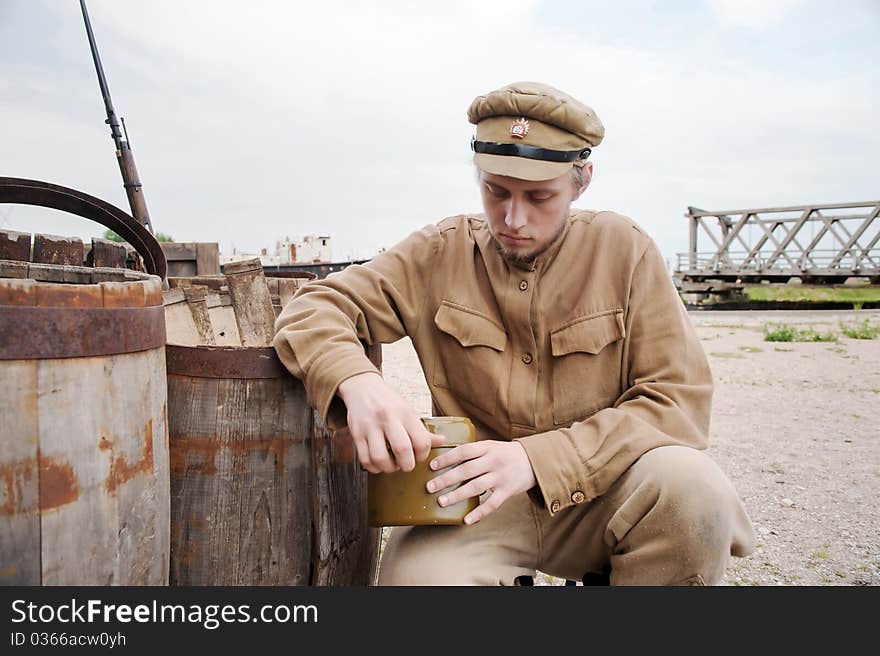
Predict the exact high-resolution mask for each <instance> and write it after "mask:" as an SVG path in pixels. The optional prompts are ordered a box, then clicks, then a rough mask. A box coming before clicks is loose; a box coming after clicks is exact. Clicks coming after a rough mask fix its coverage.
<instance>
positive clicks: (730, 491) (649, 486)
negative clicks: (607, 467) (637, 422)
mask: <svg viewBox="0 0 880 656" xmlns="http://www.w3.org/2000/svg"><path fill="white" fill-rule="evenodd" d="M633 469H634V474H636V475H637V476H639V477H640V484H639V485H640V487H642V488H643V494H644V493H647V496H648V497H649V498H651V499H653V501H654V504H653V507H652V508H651V510H650V511H649V512H650V513H652V514H657V515H658V516H659V517H658V519H660V518H662V523H663V524H664V526H665V527H666V530H668V531H669V533H670V534H673V535H678V536H679V537H680V538H681V539H682V540H683V541H684V542H685V543H693V544H694V545H697V546H699V547H700V548H701V549H705V548H707V547H708V548H710V549H711V548H713V547H715V548H717V549H718V550H721V551H727V550H731V551H733V552H734V553H735V552H748V551H751V547H750V546H749V545H750V544H751V543H752V542H753V541H754V537H753V534H752V531H751V524H750V522H749V520H748V518H747V516H746V514H745V510H744V508H743V505H742V502H741V501H740V499H739V496H738V495H737V493H736V490H735V489H734V487H733V484H732V483H731V482H730V480H729V479H728V478H727V476H726V475H725V474H724V472H722V471H721V469H720V468H719V467H718V465H717V464H716V463H715V462H714V461H713V460H712V459H711V458H710V457H709V456H708V455H707V454H706V453H705V452H703V451H697V450H696V449H691V448H689V447H683V446H665V447H659V448H656V449H653V450H651V451H649V452H647V453H646V454H644V455H643V456H642V457H641V458H640V459H639V460H638V461H637V462H636V464H635V465H633ZM735 555H738V554H736V553H735Z"/></svg>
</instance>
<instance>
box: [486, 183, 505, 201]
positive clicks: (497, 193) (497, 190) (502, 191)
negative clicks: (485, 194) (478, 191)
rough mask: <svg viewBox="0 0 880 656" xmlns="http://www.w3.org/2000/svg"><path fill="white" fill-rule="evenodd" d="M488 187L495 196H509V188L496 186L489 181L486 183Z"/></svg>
mask: <svg viewBox="0 0 880 656" xmlns="http://www.w3.org/2000/svg"><path fill="white" fill-rule="evenodd" d="M486 189H487V190H488V191H489V193H490V194H492V195H493V196H495V198H506V197H507V190H506V189H502V188H501V187H496V186H495V185H493V184H489V183H488V182H487V183H486Z"/></svg>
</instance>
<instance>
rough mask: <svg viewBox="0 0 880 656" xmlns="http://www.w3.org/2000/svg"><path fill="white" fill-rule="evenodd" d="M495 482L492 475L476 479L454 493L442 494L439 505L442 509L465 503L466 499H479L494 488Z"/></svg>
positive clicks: (438, 500)
mask: <svg viewBox="0 0 880 656" xmlns="http://www.w3.org/2000/svg"><path fill="white" fill-rule="evenodd" d="M494 480H495V479H494V477H493V476H492V475H491V474H484V475H483V476H480V477H478V478H474V479H472V480H470V481H468V482H467V483H465V484H463V485H462V486H461V487H457V488H455V489H454V490H452V492H447V493H445V494H441V495H440V496H439V497H438V498H437V503H439V504H440V506H441V507H443V508H445V507H446V506H452V505H455V504H456V503H459V502H461V501H464V500H465V499H470V498H471V497H478V496H480V495H481V494H483V492H485V491H486V490H488V489H489V488H491V487H492V482H493V481H494Z"/></svg>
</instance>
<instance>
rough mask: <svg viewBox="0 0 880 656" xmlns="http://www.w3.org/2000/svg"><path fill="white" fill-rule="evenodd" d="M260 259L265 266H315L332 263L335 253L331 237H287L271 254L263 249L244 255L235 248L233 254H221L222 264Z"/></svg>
mask: <svg viewBox="0 0 880 656" xmlns="http://www.w3.org/2000/svg"><path fill="white" fill-rule="evenodd" d="M254 257H259V258H260V261H261V262H262V263H263V266H284V265H287V264H313V263H321V262H332V261H333V251H332V248H331V246H330V237H329V236H321V235H306V236H304V237H303V238H302V240H298V239H295V238H294V239H291V238H290V237H285V238H284V239H279V240H278V241H276V242H275V252H274V253H271V254H270V253H269V252H268V249H266V248H263V249H262V250H261V251H260V252H259V253H242V252H239V251H238V250H237V249H235V248H233V249H232V253H231V254H224V253H221V254H220V264H226V263H227V262H238V261H240V260H249V259H251V258H254Z"/></svg>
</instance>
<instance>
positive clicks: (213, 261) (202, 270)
mask: <svg viewBox="0 0 880 656" xmlns="http://www.w3.org/2000/svg"><path fill="white" fill-rule="evenodd" d="M219 273H220V245H219V244H217V243H215V242H198V243H196V275H197V276H215V275H218V274H219Z"/></svg>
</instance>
